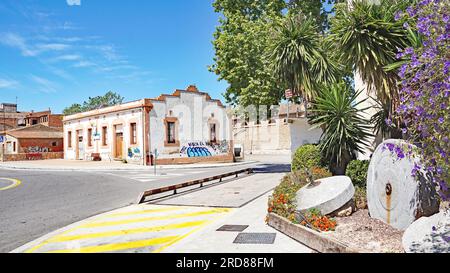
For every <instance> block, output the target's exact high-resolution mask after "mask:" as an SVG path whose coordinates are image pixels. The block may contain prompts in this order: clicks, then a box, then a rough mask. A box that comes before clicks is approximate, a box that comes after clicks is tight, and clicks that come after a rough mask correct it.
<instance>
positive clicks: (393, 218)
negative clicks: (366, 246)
mask: <svg viewBox="0 0 450 273" xmlns="http://www.w3.org/2000/svg"><path fill="white" fill-rule="evenodd" d="M387 145H396V146H399V145H408V143H406V142H404V141H402V140H387V141H385V142H383V143H382V144H381V145H380V146H378V148H377V149H376V151H375V153H374V155H373V156H372V160H371V162H370V165H369V172H368V176H367V202H368V206H369V211H370V215H371V217H373V218H376V219H379V220H382V221H383V222H385V223H387V224H389V225H391V226H393V227H395V228H397V229H400V230H405V229H406V228H408V226H409V225H411V224H412V223H413V222H414V221H415V220H416V219H419V218H420V217H422V216H431V215H433V214H435V213H438V212H439V198H438V195H437V192H436V188H435V185H434V183H432V182H431V180H430V178H429V175H430V174H426V173H424V174H423V175H421V177H417V178H416V177H413V175H412V172H413V169H414V166H415V163H417V161H418V160H419V159H418V158H413V159H411V158H408V157H405V158H403V159H399V158H397V156H396V155H394V154H393V153H391V152H390V151H389V149H386V146H387Z"/></svg>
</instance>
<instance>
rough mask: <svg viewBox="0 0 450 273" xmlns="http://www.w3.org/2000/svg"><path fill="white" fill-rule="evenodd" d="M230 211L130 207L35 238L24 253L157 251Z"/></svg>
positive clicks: (155, 206)
mask: <svg viewBox="0 0 450 273" xmlns="http://www.w3.org/2000/svg"><path fill="white" fill-rule="evenodd" d="M231 211H233V209H229V208H204V207H185V206H159V205H139V206H132V207H129V208H126V209H120V210H117V211H116V212H111V213H107V214H103V215H99V216H97V217H94V218H92V219H88V220H85V221H83V222H80V223H79V224H74V225H73V226H72V227H70V228H69V229H66V230H64V231H61V232H59V233H58V232H56V233H55V235H53V236H51V237H48V238H45V239H44V238H43V239H38V240H36V241H35V243H31V244H30V246H29V247H28V248H26V249H24V252H27V253H33V252H41V253H94V252H95V253H96V252H135V251H137V252H161V251H162V250H164V249H165V248H167V247H169V246H170V245H173V244H175V243H177V242H178V241H180V240H182V239H184V238H186V237H187V236H189V235H190V234H193V233H194V232H196V231H199V230H200V229H201V228H203V227H205V226H207V225H209V224H211V223H213V222H214V221H216V220H217V219H219V218H221V217H224V216H225V215H227V214H228V213H229V212H231Z"/></svg>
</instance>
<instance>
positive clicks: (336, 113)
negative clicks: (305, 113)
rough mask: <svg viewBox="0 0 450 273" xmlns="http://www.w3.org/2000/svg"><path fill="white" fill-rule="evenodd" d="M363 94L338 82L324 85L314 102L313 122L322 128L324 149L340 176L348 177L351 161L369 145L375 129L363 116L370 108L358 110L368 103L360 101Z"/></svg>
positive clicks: (321, 146)
mask: <svg viewBox="0 0 450 273" xmlns="http://www.w3.org/2000/svg"><path fill="white" fill-rule="evenodd" d="M360 94H361V91H358V92H353V90H352V89H351V88H350V87H349V86H348V85H347V84H346V83H344V82H340V83H334V84H331V85H327V86H324V88H323V89H322V91H321V92H320V93H319V95H318V97H317V98H316V100H315V101H314V102H313V103H312V109H311V110H310V111H311V113H312V114H311V118H310V120H309V122H310V123H311V124H312V125H314V126H313V128H322V130H323V134H322V137H321V141H320V148H321V151H322V154H323V155H324V157H325V158H326V160H328V162H330V167H331V169H332V170H333V171H334V172H335V173H336V174H344V172H345V168H346V166H347V164H348V162H350V161H351V160H352V159H355V158H356V156H357V153H358V152H360V153H363V152H364V148H365V147H368V146H369V143H368V141H367V138H368V137H370V136H371V134H370V133H369V132H370V129H371V126H370V125H369V121H368V120H366V119H365V118H364V117H363V116H362V112H363V111H365V110H367V108H364V109H358V106H359V105H360V104H361V103H363V102H364V101H357V98H358V96H359V95H360Z"/></svg>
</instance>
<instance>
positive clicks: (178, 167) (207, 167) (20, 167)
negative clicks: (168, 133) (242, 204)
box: [0, 161, 258, 172]
mask: <svg viewBox="0 0 450 273" xmlns="http://www.w3.org/2000/svg"><path fill="white" fill-rule="evenodd" d="M255 163H258V162H257V161H247V162H239V163H233V164H229V165H221V164H216V165H205V166H201V165H178V166H164V165H162V166H159V167H158V168H157V170H183V169H212V168H217V167H220V168H221V167H235V166H242V165H250V164H255ZM153 168H154V167H153V166H148V167H142V168H123V167H114V168H49V167H47V168H44V167H29V166H24V167H22V166H7V165H6V166H5V165H1V164H0V169H3V170H26V171H33V170H34V171H88V172H94V171H149V170H153Z"/></svg>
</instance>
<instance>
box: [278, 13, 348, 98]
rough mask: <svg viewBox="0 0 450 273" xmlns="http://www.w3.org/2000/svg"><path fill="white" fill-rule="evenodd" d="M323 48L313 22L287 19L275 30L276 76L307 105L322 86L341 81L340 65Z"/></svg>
mask: <svg viewBox="0 0 450 273" xmlns="http://www.w3.org/2000/svg"><path fill="white" fill-rule="evenodd" d="M324 45H325V41H324V39H323V38H322V36H321V35H320V34H319V31H318V28H317V26H316V25H315V23H314V21H313V19H312V18H306V17H305V16H303V15H301V14H297V15H293V16H289V15H288V16H287V17H286V18H284V19H283V20H282V21H281V23H279V24H277V25H276V27H275V31H274V35H273V44H272V47H271V49H270V52H271V54H270V59H271V60H272V64H273V70H274V73H275V75H276V76H277V77H278V78H279V80H280V81H281V82H283V83H285V84H286V85H287V86H289V87H290V88H291V89H292V91H293V92H294V93H295V94H296V95H298V96H300V97H302V98H303V99H304V100H305V103H306V105H307V101H308V100H311V99H314V98H315V96H316V95H317V94H318V90H319V84H320V83H330V82H334V81H336V80H337V78H338V76H337V75H338V71H339V69H338V65H337V64H336V63H335V62H334V61H333V60H331V59H330V58H329V57H328V56H327V55H326V54H325V51H324Z"/></svg>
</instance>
